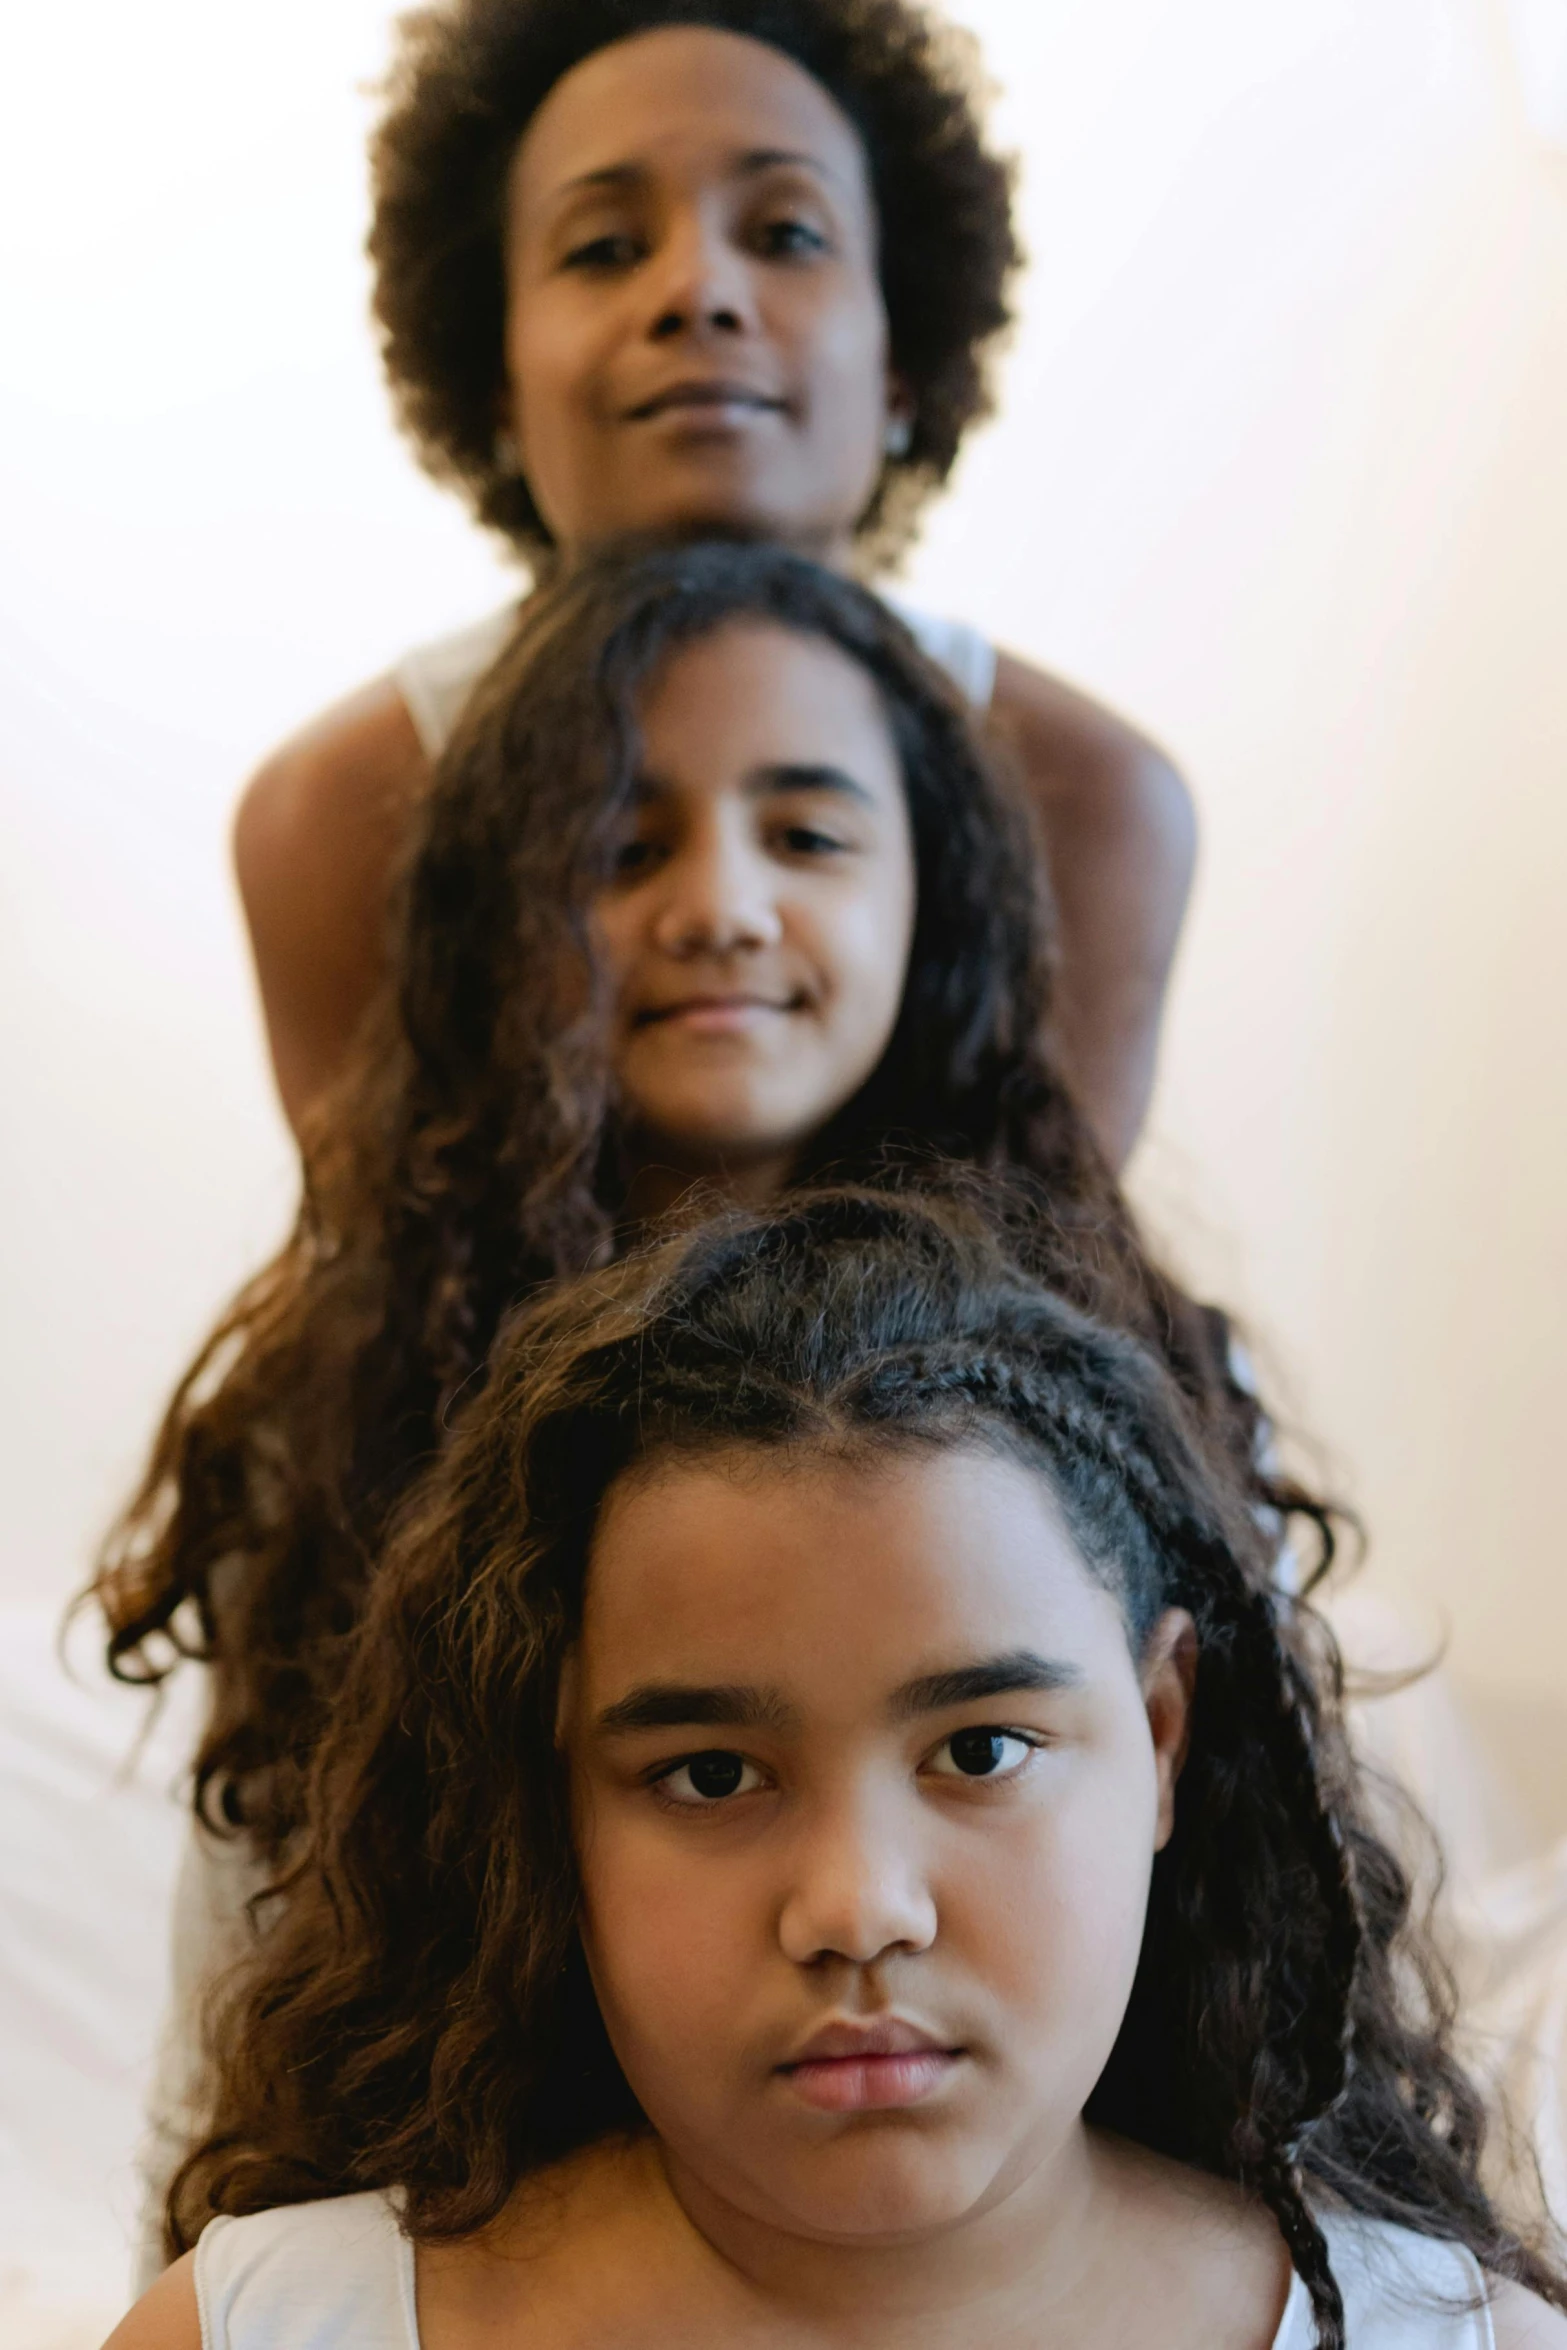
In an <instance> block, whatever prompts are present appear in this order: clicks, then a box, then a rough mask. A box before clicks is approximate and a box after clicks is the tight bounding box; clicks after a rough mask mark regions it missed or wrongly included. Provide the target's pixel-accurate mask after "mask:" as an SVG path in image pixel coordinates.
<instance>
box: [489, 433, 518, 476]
mask: <svg viewBox="0 0 1567 2350" xmlns="http://www.w3.org/2000/svg"><path fill="white" fill-rule="evenodd" d="M494 455H495V462H496V464H497V465H498V466H499V467H500V470H501V472H502V473H505V474H514V473H520V472H521V471H522V453H521V451H520V450H519V449H518V447H517V444H516V442H515V441H514V440H513V438H512V436H511V434H510V433H509V432H498V433H497V434H496V436H495V450H494Z"/></svg>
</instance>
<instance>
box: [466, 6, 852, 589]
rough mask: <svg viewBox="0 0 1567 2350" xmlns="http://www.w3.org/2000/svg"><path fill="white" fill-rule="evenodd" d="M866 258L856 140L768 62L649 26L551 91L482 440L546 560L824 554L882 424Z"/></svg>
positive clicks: (531, 155) (751, 44) (516, 215)
mask: <svg viewBox="0 0 1567 2350" xmlns="http://www.w3.org/2000/svg"><path fill="white" fill-rule="evenodd" d="M876 242H877V232H876V219H875V211H874V206H873V201H872V197H871V193H870V188H869V184H868V180H867V175H866V165H865V156H864V151H863V148H862V146H861V142H860V139H859V135H858V133H857V132H856V131H855V129H854V127H853V125H852V124H851V123H850V122H849V121H848V119H847V117H846V116H845V115H843V114H842V113H841V112H840V111H839V109H838V107H837V106H836V105H835V104H834V102H833V100H832V99H831V98H830V97H829V96H828V94H827V92H826V91H825V90H824V89H823V88H822V87H821V85H820V84H819V83H818V82H816V81H814V80H813V79H812V78H811V76H810V75H809V74H808V73H806V72H804V71H803V70H802V68H801V67H799V66H797V65H796V64H794V63H793V61H792V60H791V59H789V58H787V57H785V56H783V55H782V54H781V53H780V52H779V51H778V50H775V49H771V48H769V47H767V46H766V45H765V44H764V43H763V42H760V41H753V40H750V39H748V38H746V37H745V36H744V35H741V34H736V33H728V32H716V31H712V30H709V29H707V28H706V27H702V26H689V25H681V26H671V27H667V28H661V29H659V30H657V31H653V32H649V33H642V34H638V35H635V36H634V37H632V38H630V39H627V40H624V41H617V42H615V43H613V44H612V45H611V46H610V47H609V48H606V49H601V50H599V51H597V52H596V54H595V55H593V56H592V57H589V58H588V59H586V60H585V61H584V63H583V64H581V65H579V66H577V67H576V68H575V69H574V70H573V71H572V72H571V73H568V74H567V75H565V76H564V78H563V79H562V80H561V81H560V82H559V83H558V84H557V85H556V87H555V88H554V89H553V90H552V91H551V93H550V95H549V97H548V98H547V99H546V100H545V102H544V104H543V105H542V106H541V107H540V109H539V111H538V113H537V114H536V115H535V117H534V119H533V121H532V122H531V123H530V125H529V127H528V129H527V131H526V133H525V134H524V137H523V139H522V141H521V143H520V145H519V147H518V151H517V156H516V159H515V162H514V165H513V169H512V179H511V195H510V217H509V224H508V259H507V269H508V281H509V282H508V318H507V329H506V365H507V374H508V379H509V384H510V403H509V410H508V414H507V416H506V417H505V418H504V419H501V418H498V419H497V423H498V424H499V423H501V422H502V421H504V422H505V423H506V424H507V426H508V428H509V430H510V431H511V432H512V434H513V436H514V438H515V440H516V442H517V445H518V450H519V454H520V459H521V464H522V470H523V472H524V473H525V474H526V476H527V479H528V483H529V487H530V489H531V490H532V493H533V498H534V502H535V504H536V505H537V506H538V508H539V511H540V513H541V514H542V515H543V517H544V520H545V522H546V524H547V525H548V527H549V530H550V532H551V535H552V536H553V537H554V538H555V540H556V541H557V543H559V544H560V545H562V546H564V547H567V548H569V549H580V548H582V547H584V546H589V545H592V544H595V543H597V542H599V541H602V540H604V539H606V538H611V537H615V536H618V535H620V534H623V533H625V532H628V531H646V532H653V533H658V532H664V531H670V530H690V529H692V528H693V527H697V526H701V525H704V524H706V525H717V526H721V527H736V526H738V527H741V528H748V529H752V530H755V531H756V532H758V533H759V534H761V535H764V536H766V537H769V538H779V539H783V540H785V541H787V542H788V543H789V544H791V545H794V546H798V547H801V548H803V549H804V550H806V551H807V552H810V553H813V554H818V555H822V556H827V557H831V556H832V555H834V554H835V553H838V552H839V551H841V549H842V548H843V547H844V546H845V545H846V544H847V542H848V539H849V537H850V535H851V533H852V531H853V528H854V525H855V523H856V522H857V520H858V519H859V516H860V515H861V514H862V513H863V511H864V509H865V507H866V505H867V504H868V502H869V500H870V496H871V493H872V490H873V489H874V487H875V484H876V480H877V477H878V474H879V472H880V468H881V463H882V452H883V445H884V441H885V436H886V429H887V422H888V416H889V408H890V406H896V405H897V396H896V394H895V392H894V390H893V388H892V387H891V384H890V381H889V375H888V359H887V320H886V312H885V308H884V305H883V302H882V295H881V286H880V280H879V277H878V273H877V251H876Z"/></svg>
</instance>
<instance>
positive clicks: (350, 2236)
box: [196, 2195, 1496, 2350]
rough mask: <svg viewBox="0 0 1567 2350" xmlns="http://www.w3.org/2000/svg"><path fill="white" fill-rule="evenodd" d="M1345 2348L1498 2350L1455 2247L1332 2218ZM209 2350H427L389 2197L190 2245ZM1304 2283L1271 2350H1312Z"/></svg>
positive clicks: (306, 2206) (276, 2217) (1467, 2260)
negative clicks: (421, 2341)
mask: <svg viewBox="0 0 1567 2350" xmlns="http://www.w3.org/2000/svg"><path fill="white" fill-rule="evenodd" d="M1322 2226H1323V2230H1324V2233H1325V2234H1326V2236H1327V2239H1328V2249H1329V2252H1330V2254H1331V2256H1332V2261H1333V2273H1334V2275H1335V2276H1336V2277H1337V2279H1338V2284H1339V2290H1340V2292H1341V2293H1342V2294H1343V2296H1344V2311H1345V2318H1346V2321H1347V2322H1346V2329H1345V2331H1346V2339H1347V2342H1348V2350H1495V2341H1496V2338H1495V2335H1494V2333H1493V2331H1492V2327H1491V2312H1490V2307H1489V2305H1488V2302H1487V2300H1486V2293H1485V2284H1484V2280H1483V2278H1482V2276H1481V2273H1480V2270H1479V2268H1478V2267H1477V2265H1476V2263H1475V2261H1474V2260H1473V2258H1472V2257H1471V2255H1470V2254H1469V2253H1467V2252H1465V2251H1464V2250H1462V2249H1461V2247H1460V2246H1458V2245H1456V2244H1444V2243H1439V2242H1435V2241H1433V2239H1432V2238H1430V2237H1428V2236H1416V2235H1412V2234H1410V2232H1409V2231H1408V2230H1407V2229H1405V2228H1394V2227H1388V2226H1387V2225H1385V2224H1384V2223H1383V2222H1381V2221H1379V2220H1365V2219H1355V2218H1350V2217H1346V2216H1343V2215H1338V2214H1334V2215H1324V2217H1323V2220H1322ZM196 2300H197V2304H198V2306H199V2308H200V2310H201V2340H202V2350H420V2345H419V2321H418V2315H417V2310H416V2305H415V2299H414V2251H413V2246H412V2245H411V2244H410V2243H409V2241H408V2239H407V2238H406V2236H404V2235H403V2234H402V2232H401V2230H400V2229H399V2227H398V2224H397V2218H396V2214H395V2212H394V2211H393V2209H392V2206H391V2204H390V2203H389V2202H388V2201H387V2199H386V2197H385V2196H383V2195H344V2196H339V2197H337V2198H335V2199H334V2200H333V2201H330V2202H325V2203H296V2204H292V2205H288V2206H286V2207H285V2208H283V2209H282V2210H279V2211H261V2212H257V2213H256V2214H255V2215H254V2217H253V2218H250V2219H215V2220H213V2221H212V2222H211V2223H210V2224H209V2225H208V2227H207V2228H206V2230H205V2231H204V2233H203V2235H202V2238H201V2241H200V2243H199V2244H198V2245H197V2247H196ZM1315 2341H1316V2329H1315V2327H1314V2325H1313V2323H1312V2316H1311V2304H1310V2302H1309V2300H1308V2299H1307V2296H1306V2288H1305V2286H1304V2285H1303V2284H1302V2283H1301V2281H1300V2278H1299V2277H1295V2278H1293V2279H1292V2280H1291V2283H1290V2290H1289V2299H1288V2300H1287V2302H1286V2303H1285V2305H1284V2315H1283V2317H1282V2318H1281V2320H1280V2321H1279V2329H1278V2332H1277V2333H1276V2334H1275V2335H1274V2337H1273V2350H1314V2344H1315Z"/></svg>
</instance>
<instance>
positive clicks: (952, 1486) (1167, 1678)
mask: <svg viewBox="0 0 1567 2350" xmlns="http://www.w3.org/2000/svg"><path fill="white" fill-rule="evenodd" d="M1193 1655H1194V1641H1193V1636H1192V1632H1191V1625H1190V1619H1189V1618H1187V1617H1185V1616H1182V1615H1178V1614H1174V1613H1172V1614H1170V1615H1168V1616H1166V1617H1165V1618H1164V1619H1162V1621H1161V1623H1160V1624H1159V1625H1158V1626H1157V1627H1156V1629H1155V1632H1154V1634H1153V1636H1152V1638H1151V1641H1150V1643H1149V1647H1148V1652H1147V1654H1146V1656H1145V1657H1144V1659H1143V1660H1142V1663H1141V1665H1140V1666H1139V1664H1138V1663H1136V1662H1134V1660H1133V1658H1132V1656H1131V1654H1130V1651H1129V1647H1128V1641H1127V1634H1126V1629H1125V1625H1124V1622H1123V1619H1122V1616H1121V1613H1120V1609H1119V1607H1118V1605H1117V1603H1116V1601H1115V1600H1114V1599H1113V1598H1111V1597H1110V1596H1109V1595H1108V1594H1107V1593H1106V1592H1105V1591H1104V1590H1103V1589H1102V1588H1101V1587H1100V1586H1099V1585H1097V1584H1096V1583H1095V1582H1093V1581H1092V1580H1091V1578H1090V1576H1089V1574H1088V1571H1087V1569H1086V1568H1085V1567H1084V1565H1083V1563H1082V1560H1081V1558H1080V1557H1079V1555H1078V1553H1077V1551H1076V1549H1075V1547H1074V1545H1073V1543H1072V1541H1071V1540H1070V1538H1069V1537H1068V1535H1067V1533H1066V1531H1065V1528H1064V1525H1063V1522H1062V1520H1061V1518H1060V1515H1059V1512H1058V1510H1057V1507H1056V1505H1055V1503H1054V1500H1053V1498H1052V1496H1051V1494H1050V1493H1049V1491H1048V1489H1047V1487H1046V1485H1045V1484H1044V1482H1043V1480H1042V1479H1041V1478H1040V1477H1039V1476H1038V1475H1036V1474H1035V1473H1034V1472H1032V1471H1031V1470H1029V1469H1027V1468H1025V1467H1022V1466H1020V1465H1018V1464H1017V1463H1015V1462H1013V1461H1011V1460H1009V1459H1006V1458H1003V1457H998V1456H996V1455H994V1454H992V1453H990V1452H989V1451H985V1450H980V1449H974V1450H970V1449H966V1448H965V1449H958V1450H951V1451H938V1452H923V1453H921V1452H917V1453H911V1454H903V1455H897V1454H894V1455H891V1456H886V1455H884V1456H882V1457H881V1458H880V1459H872V1460H870V1461H867V1460H866V1459H865V1458H863V1457H858V1458H849V1459H842V1458H826V1457H814V1458H810V1457H808V1458H804V1459H793V1460H788V1461H781V1460H779V1459H778V1458H777V1457H775V1456H769V1455H767V1454H765V1453H737V1454H733V1455H729V1456H725V1455H718V1456H707V1457H705V1458H703V1459H701V1460H698V1461H689V1460H685V1461H683V1460H680V1459H678V1458H677V1459H671V1460H669V1461H668V1462H666V1463H664V1464H663V1465H661V1466H660V1465H658V1464H655V1466H654V1467H653V1469H652V1470H651V1471H650V1472H645V1473H638V1474H636V1475H634V1476H632V1477H631V1478H628V1479H627V1480H625V1481H623V1482H622V1484H621V1485H620V1486H618V1487H617V1488H615V1489H614V1490H613V1491H612V1493H611V1495H610V1498H609V1502H608V1505H607V1507H606V1510H605V1513H604V1516H603V1519H602V1522H601V1524H600V1527H599V1530H598V1533H597V1535H596V1538H595V1541H594V1545H593V1550H592V1558H591V1564H590V1569H589V1576H588V1585H587V1592H586V1598H585V1613H584V1620H583V1626H582V1634H581V1639H580V1643H579V1645H578V1647H577V1649H576V1650H575V1652H574V1654H573V1657H572V1660H571V1663H570V1666H569V1668H568V1672H567V1676H566V1681H565V1685H564V1689H563V1694H562V1710H561V1723H562V1736H563V1742H564V1744H565V1747H566V1751H567V1753H568V1756H569V1760H570V1766H571V1774H572V1785H573V1800H574V1809H575V1817H576V1828H577V1837H578V1848H579V1854H580V1862H581V1874H582V1886H583V1906H582V1934H583V1941H584V1945H585V1948H586V1951H587V1955H588V1960H589V1964H590V1967H591V1970H592V1974H593V1980H594V1983H595V1985H596V1987H597V1991H598V1997H599V2002H600V2005H601V2007H602V2010H603V2014H604V2019H605V2023H606V2025H607V2027H608V2030H609V2035H610V2038H611V2041H612V2042H613V2044H614V2047H615V2050H616V2053H617V2055H618V2057H619V2059H620V2062H621V2064H622V2066H623V2068H624V2070H625V2073H626V2077H627V2079H628V2080H629V2082H630V2084H631V2086H632V2088H633V2090H634V2091H635V2093H636V2095H637V2097H638V2099H639V2100H640V2102H641V2105H642V2107H643V2110H644V2111H645V2112H646V2114H647V2115H648V2118H649V2120H650V2121H651V2122H652V2124H653V2126H654V2128H655V2130H656V2131H657V2133H658V2135H659V2138H660V2140H661V2141H662V2143H663V2146H664V2148H665V2150H666V2155H667V2158H668V2160H669V2161H670V2163H671V2165H672V2167H673V2174H674V2176H675V2179H676V2183H677V2185H678V2186H679V2187H680V2188H681V2191H682V2193H683V2195H684V2196H685V2198H686V2200H687V2202H688V2204H690V2205H691V2206H692V2208H693V2209H698V2207H700V2206H702V2205H704V2204H705V2205H707V2206H708V2207H709V2208H713V2209H716V2208H718V2207H721V2208H722V2209H724V2210H728V2211H739V2212H741V2213H744V2214H746V2215H748V2216H749V2218H751V2219H753V2220H760V2221H763V2222H765V2223H766V2224H769V2225H771V2226H776V2227H779V2228H782V2229H784V2230H785V2231H787V2232H790V2233H794V2234H802V2233H803V2234H805V2235H808V2236H811V2237H815V2238H819V2239H836V2240H837V2241H839V2242H843V2243H849V2242H859V2243H865V2242H867V2241H873V2240H877V2239H880V2240H884V2241H885V2240H889V2239H892V2240H895V2239H898V2238H900V2237H903V2238H908V2237H913V2236H917V2235H919V2234H920V2233H922V2232H923V2231H926V2230H929V2229H935V2228H940V2227H943V2226H947V2225H950V2224H951V2223H953V2222H955V2221H959V2220H962V2219H965V2218H969V2217H974V2216H978V2215H979V2214H981V2213H983V2212H985V2211H986V2210H988V2209H991V2208H993V2207H995V2206H996V2205H997V2204H998V2203H999V2202H1000V2201H1001V2200H1002V2199H1003V2198H1005V2197H1007V2196H1009V2195H1011V2194H1012V2193H1013V2192H1014V2191H1018V2190H1023V2191H1026V2190H1027V2188H1028V2187H1029V2185H1030V2184H1031V2183H1032V2184H1033V2185H1034V2187H1035V2189H1036V2191H1040V2192H1045V2193H1048V2192H1049V2181H1050V2179H1051V2177H1052V2174H1053V2172H1054V2171H1055V2170H1056V2163H1057V2158H1059V2157H1062V2156H1063V2155H1068V2154H1074V2155H1075V2153H1076V2152H1077V2150H1078V2143H1079V2136H1080V2132H1081V2127H1082V2125H1081V2119H1080V2117H1081V2113H1082V2108H1083V2104H1084V2101H1085V2100H1086V2098H1087V2097H1088V2094H1089V2092H1090V2090H1091V2089H1092V2087H1093V2085H1094V2082H1095V2080H1096V2079H1097V2077H1098V2075H1099V2073H1100V2071H1101V2070H1102V2068H1103V2066H1104V2063H1105V2060H1106V2058H1107V2056H1108V2054H1109V2052H1110V2049H1111V2047H1112V2045H1113V2043H1114V2041H1115V2037H1116V2033H1117V2031H1118V2029H1119V2026H1120V2023H1121V2018H1122V2015H1123V2013H1124V2011H1125V2008H1126V2004H1127V1999H1128V1997H1129V1994H1130V1989H1131V1984H1132V1978H1133V1974H1134V1971H1135V1968H1136V1964H1137V1957H1138V1950H1139V1946H1140V1943H1141V1939H1142V1932H1143V1921H1144V1914H1145V1909H1146V1904H1147V1895H1148V1882H1149V1871H1150V1866H1151V1862H1152V1858H1153V1855H1154V1853H1155V1851H1156V1850H1157V1849H1158V1848H1159V1847H1160V1846H1161V1845H1162V1844H1163V1842H1164V1841H1165V1839H1166V1837H1167V1836H1168V1834H1169V1830H1170V1823H1171V1811H1172V1798H1173V1786H1174V1779H1175V1774H1176V1771H1177V1769H1178V1767H1179V1759H1180V1754H1181V1751H1182V1745H1183V1741H1184V1736H1185V1727H1186V1718H1187V1706H1188V1693H1189V1689H1190V1684H1191V1678H1192V1671H1193V1662H1192V1660H1193ZM698 2215H699V2216H700V2210H698Z"/></svg>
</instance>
